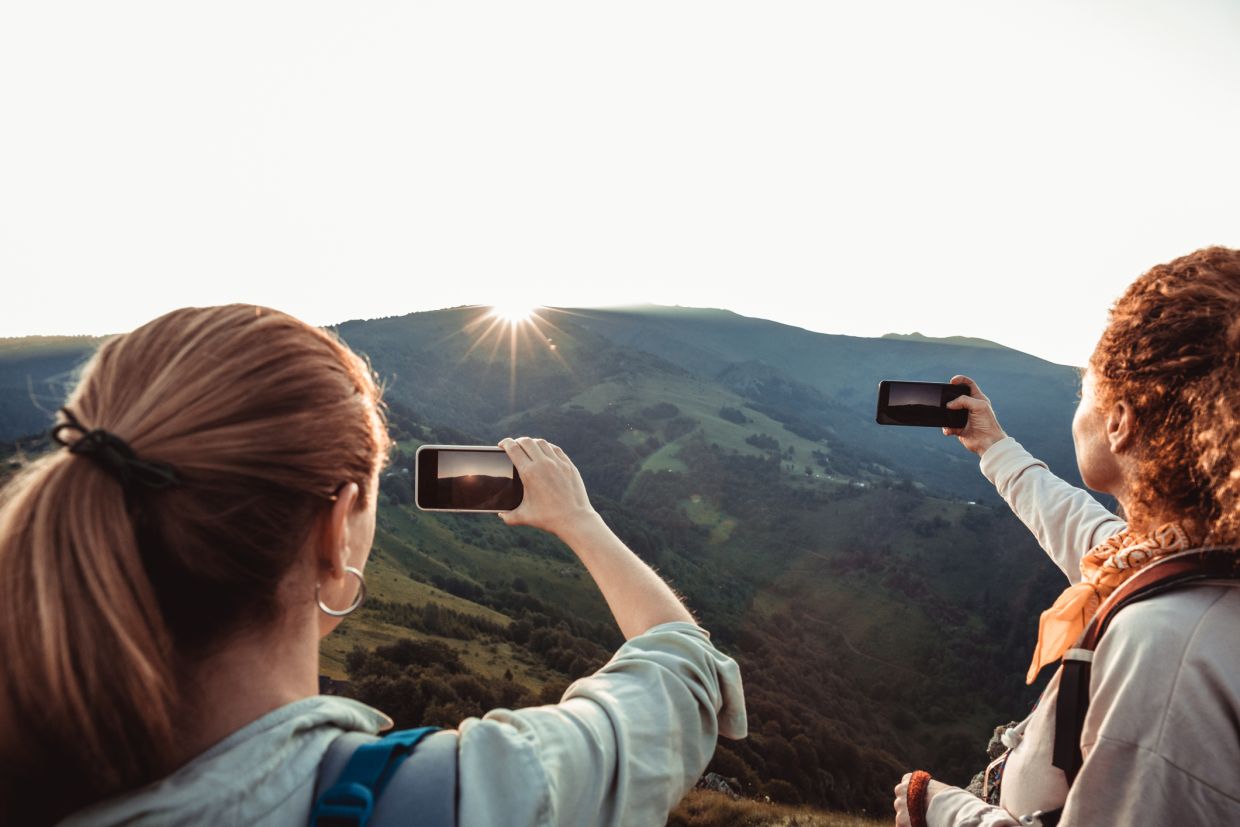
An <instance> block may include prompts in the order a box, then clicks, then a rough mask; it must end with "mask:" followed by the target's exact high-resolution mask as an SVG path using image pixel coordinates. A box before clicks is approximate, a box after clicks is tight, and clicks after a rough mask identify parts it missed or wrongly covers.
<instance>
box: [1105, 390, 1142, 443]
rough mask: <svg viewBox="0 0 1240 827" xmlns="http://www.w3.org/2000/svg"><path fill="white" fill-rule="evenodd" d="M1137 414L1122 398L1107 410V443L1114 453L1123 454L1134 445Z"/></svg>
mask: <svg viewBox="0 0 1240 827" xmlns="http://www.w3.org/2000/svg"><path fill="white" fill-rule="evenodd" d="M1136 425H1137V421H1136V414H1135V413H1134V412H1133V410H1132V406H1131V405H1129V404H1128V403H1127V402H1125V401H1124V400H1122V399H1121V400H1120V401H1118V402H1116V403H1115V404H1114V405H1112V406H1111V410H1110V411H1108V412H1107V444H1108V445H1110V446H1111V453H1112V454H1117V455H1118V454H1123V453H1126V452H1127V451H1128V449H1129V448H1130V447H1132V438H1133V434H1134V433H1135V432H1136Z"/></svg>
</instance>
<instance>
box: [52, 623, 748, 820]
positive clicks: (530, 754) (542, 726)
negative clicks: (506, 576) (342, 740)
mask: <svg viewBox="0 0 1240 827" xmlns="http://www.w3.org/2000/svg"><path fill="white" fill-rule="evenodd" d="M391 725H392V722H391V720H389V719H388V717H387V716H386V715H384V714H383V713H381V712H379V711H378V710H375V709H372V708H370V707H368V706H366V705H365V704H362V703H358V702H357V701H352V700H348V699H346V698H338V697H330V696H322V695H320V696H316V697H311V698H304V699H302V700H300V701H297V702H295V703H291V704H288V705H286V706H283V707H280V708H279V709H276V710H274V711H272V712H270V713H268V714H267V715H264V716H263V717H261V718H259V719H258V720H256V721H254V722H252V723H250V724H248V725H247V726H245V727H243V728H241V729H239V730H237V731H236V732H234V733H233V734H232V735H230V736H228V737H227V738H225V739H224V740H223V741H221V742H219V743H218V744H216V745H215V746H214V747H212V748H211V749H209V750H207V751H206V752H204V753H203V754H201V755H199V756H198V757H197V758H195V759H193V760H192V761H190V762H189V763H188V764H186V765H185V766H183V767H181V768H180V769H179V770H177V771H176V772H174V773H173V774H172V775H170V776H168V777H167V778H164V779H163V780H161V781H159V782H156V783H154V784H152V785H150V786H147V787H144V788H142V789H140V790H136V791H134V792H131V793H127V794H125V795H122V796H119V797H117V798H113V799H110V800H108V801H105V802H101V803H99V804H96V805H94V806H92V807H90V808H88V809H86V810H82V811H80V812H78V813H76V814H74V815H73V816H70V817H69V818H68V819H66V820H65V821H63V822H61V825H62V827H86V826H87V825H90V827H105V826H110V825H143V827H147V825H151V826H153V825H173V824H211V825H255V826H256V827H302V825H305V824H306V823H307V822H308V820H309V813H310V806H311V797H312V795H313V790H314V783H315V778H316V773H317V772H318V766H319V761H320V760H321V758H322V757H323V754H324V752H325V751H326V750H327V747H328V745H329V744H330V743H331V742H332V740H333V739H335V738H336V737H337V736H338V735H340V734H341V733H342V732H346V731H351V730H359V731H363V732H378V731H380V730H383V729H386V728H388V727H390V726H391ZM745 733H746V719H745V700H744V695H743V692H742V688H741V679H740V670H739V669H738V667H737V665H736V663H735V662H734V661H733V660H732V659H731V658H728V657H725V656H724V655H722V654H720V653H719V652H718V651H717V650H716V649H715V648H714V646H713V645H711V643H710V638H709V635H708V634H707V633H706V632H705V631H704V630H702V629H700V628H699V627H697V626H695V625H693V624H691V623H667V624H663V625H661V626H656V627H654V628H653V629H650V630H649V631H647V632H646V633H645V634H643V635H640V636H638V637H635V638H633V639H632V640H630V641H628V642H627V643H625V644H624V646H622V647H621V648H620V650H619V651H617V652H616V654H615V656H613V657H612V659H611V660H610V661H609V662H608V663H607V664H606V665H605V666H604V667H603V668H601V669H600V670H599V671H598V672H596V673H595V674H593V675H591V676H589V677H587V678H582V679H581V680H578V681H577V682H575V683H574V684H572V685H571V686H570V687H569V688H568V690H567V691H566V692H565V693H564V697H563V699H562V700H561V701H560V703H558V704H554V705H550V706H541V707H532V708H528V709H517V710H507V709H496V710H492V711H491V712H488V713H487V714H486V715H484V716H483V717H482V718H470V719H468V720H466V721H464V722H462V723H461V725H460V739H459V756H458V767H459V769H458V772H459V786H460V800H459V805H458V806H459V812H458V818H459V823H460V824H461V825H465V826H466V827H499V825H505V827H523V825H563V826H564V827H569V825H571V827H582V825H595V824H597V825H613V826H614V827H621V825H623V826H624V827H633V826H634V825H645V824H649V825H662V824H664V823H665V822H666V820H667V813H668V810H670V809H671V808H672V807H673V806H675V804H676V802H677V801H679V800H680V798H681V796H683V795H684V793H685V792H686V791H687V790H688V789H689V788H690V787H692V786H693V784H694V783H695V782H696V781H697V778H698V776H699V775H700V774H701V773H702V770H703V769H705V767H706V764H707V762H708V761H709V760H710V757H711V755H712V754H713V753H714V751H715V742H716V740H717V737H718V736H719V735H720V734H722V735H724V736H726V737H729V738H742V737H744V736H745ZM410 816H411V820H410V824H415V823H416V814H412V813H411V814H410Z"/></svg>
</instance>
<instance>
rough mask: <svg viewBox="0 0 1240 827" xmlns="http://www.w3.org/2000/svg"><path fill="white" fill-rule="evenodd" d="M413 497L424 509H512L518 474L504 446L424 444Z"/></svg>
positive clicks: (520, 493) (519, 491)
mask: <svg viewBox="0 0 1240 827" xmlns="http://www.w3.org/2000/svg"><path fill="white" fill-rule="evenodd" d="M415 464H416V466H417V467H416V469H415V473H414V477H413V491H414V500H415V502H417V504H418V508H421V509H423V510H426V511H511V510H513V509H514V508H516V507H517V506H519V505H520V504H521V498H522V497H523V496H524V495H525V489H524V487H523V486H522V485H521V476H520V475H519V474H518V473H517V469H516V468H514V467H513V465H512V460H510V459H509V458H508V454H506V453H504V449H503V448H494V447H489V446H485V445H478V446H471V445H423V446H422V447H421V448H419V449H418V454H417V460H416V463H415Z"/></svg>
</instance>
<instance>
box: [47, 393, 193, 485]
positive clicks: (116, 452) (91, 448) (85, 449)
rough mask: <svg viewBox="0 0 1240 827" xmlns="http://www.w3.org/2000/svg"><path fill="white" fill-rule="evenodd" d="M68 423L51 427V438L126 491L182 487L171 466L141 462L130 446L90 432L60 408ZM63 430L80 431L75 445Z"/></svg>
mask: <svg viewBox="0 0 1240 827" xmlns="http://www.w3.org/2000/svg"><path fill="white" fill-rule="evenodd" d="M60 412H61V413H62V414H64V415H65V419H67V420H68V421H67V422H61V423H60V424H59V425H57V426H56V427H54V428H52V431H51V436H52V439H54V440H55V441H56V442H59V443H60V444H61V445H64V446H66V447H67V448H68V449H69V453H71V454H77V455H78V456H83V457H87V458H88V459H90V460H92V461H94V463H95V464H96V465H98V466H99V467H100V468H102V469H103V470H105V471H107V472H108V473H109V474H111V475H112V476H114V477H116V478H117V479H118V480H120V482H121V485H123V486H125V487H126V488H128V487H130V486H131V485H133V484H137V485H142V486H145V487H147V488H171V487H173V486H174V485H178V484H180V482H181V480H180V478H179V477H178V476H177V473H176V471H174V470H173V469H172V466H170V465H166V464H164V463H162V462H148V461H146V460H141V459H138V455H137V454H135V453H134V451H133V449H132V448H130V447H129V443H128V442H126V441H125V440H123V439H121V438H120V437H118V436H117V435H116V434H113V433H110V432H108V431H105V430H103V429H102V428H95V429H94V430H87V429H86V428H85V427H83V426H82V423H81V422H78V419H77V417H76V416H74V415H73V414H72V413H71V412H70V411H69V409H68V408H61V409H60ZM63 431H77V432H78V433H79V434H81V436H80V437H78V438H77V439H75V440H74V441H73V442H69V441H67V440H65V438H64V437H62V436H61V432H63Z"/></svg>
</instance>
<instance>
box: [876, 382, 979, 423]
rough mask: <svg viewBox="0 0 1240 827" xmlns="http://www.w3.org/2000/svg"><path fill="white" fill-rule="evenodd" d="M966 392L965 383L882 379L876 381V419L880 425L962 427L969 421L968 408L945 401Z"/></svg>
mask: <svg viewBox="0 0 1240 827" xmlns="http://www.w3.org/2000/svg"><path fill="white" fill-rule="evenodd" d="M968 395H969V386H968V385H948V384H945V383H943V382H893V381H889V380H884V381H882V382H879V383H878V414H877V415H876V416H875V420H876V421H877V422H878V424H879V425H918V426H922V427H926V428H963V427H964V426H966V425H968V424H969V412H968V411H967V410H963V409H961V410H953V409H951V408H948V407H947V403H948V402H950V401H952V400H953V399H955V398H956V397H958V396H968Z"/></svg>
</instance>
